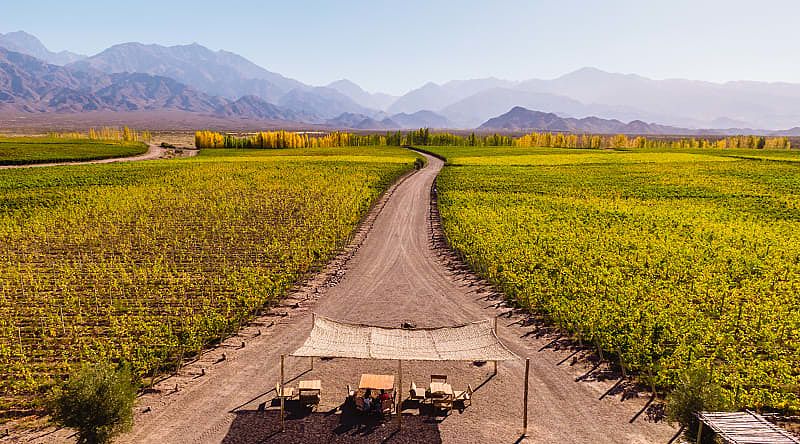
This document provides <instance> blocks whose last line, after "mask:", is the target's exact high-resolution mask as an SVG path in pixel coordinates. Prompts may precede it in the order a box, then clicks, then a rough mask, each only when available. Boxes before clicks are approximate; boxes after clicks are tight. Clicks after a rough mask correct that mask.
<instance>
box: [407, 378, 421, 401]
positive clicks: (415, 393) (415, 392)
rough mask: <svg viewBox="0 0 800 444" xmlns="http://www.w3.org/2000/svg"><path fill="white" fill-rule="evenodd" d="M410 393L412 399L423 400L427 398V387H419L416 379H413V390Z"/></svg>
mask: <svg viewBox="0 0 800 444" xmlns="http://www.w3.org/2000/svg"><path fill="white" fill-rule="evenodd" d="M409 393H410V396H409V398H410V399H411V400H412V401H419V402H422V401H424V400H425V389H424V388H420V387H417V384H414V381H411V390H410V391H409Z"/></svg>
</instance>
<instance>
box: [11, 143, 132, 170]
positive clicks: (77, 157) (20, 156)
mask: <svg viewBox="0 0 800 444" xmlns="http://www.w3.org/2000/svg"><path fill="white" fill-rule="evenodd" d="M146 152H147V145H145V144H144V143H140V142H122V141H120V142H116V141H101V140H88V139H77V140H75V139H60V138H50V137H25V138H22V137H0V165H27V164H35V163H51V162H76V161H86V160H99V159H108V158H112V157H128V156H135V155H138V154H144V153H146Z"/></svg>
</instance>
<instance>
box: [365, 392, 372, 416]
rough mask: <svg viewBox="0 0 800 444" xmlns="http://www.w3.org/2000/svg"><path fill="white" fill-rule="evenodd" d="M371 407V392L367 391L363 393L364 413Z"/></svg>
mask: <svg viewBox="0 0 800 444" xmlns="http://www.w3.org/2000/svg"><path fill="white" fill-rule="evenodd" d="M372 405H373V402H372V390H370V389H367V391H366V392H365V393H364V411H365V412H368V411H370V410H371V409H372Z"/></svg>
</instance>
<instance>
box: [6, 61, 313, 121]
mask: <svg viewBox="0 0 800 444" xmlns="http://www.w3.org/2000/svg"><path fill="white" fill-rule="evenodd" d="M144 110H151V111H165V110H173V111H185V112H190V113H202V114H208V115H215V116H225V117H234V116H235V117H248V118H256V119H270V120H294V119H297V118H298V115H297V114H295V113H292V112H289V111H285V110H282V109H280V108H278V107H276V106H275V105H272V104H269V103H267V102H265V101H264V100H262V99H259V98H257V97H252V96H248V97H244V98H241V99H239V100H236V101H232V100H228V99H225V98H222V97H216V96H210V95H208V94H205V93H202V92H200V91H197V90H195V89H192V88H191V87H189V86H187V85H185V84H183V83H180V82H178V81H176V80H174V79H171V78H168V77H163V76H156V75H150V74H143V73H119V74H111V75H107V74H103V73H100V72H97V71H78V70H74V69H71V68H69V67H61V66H56V65H51V64H48V63H45V62H44V61H41V60H39V59H36V58H33V57H30V56H27V55H24V54H20V53H17V52H12V51H8V50H6V49H2V48H0V111H3V112H12V111H16V112H26V113H46V112H51V113H52V112H54V113H82V112H97V111H111V112H131V111H144Z"/></svg>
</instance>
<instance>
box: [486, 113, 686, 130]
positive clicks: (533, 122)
mask: <svg viewBox="0 0 800 444" xmlns="http://www.w3.org/2000/svg"><path fill="white" fill-rule="evenodd" d="M479 129H483V130H504V131H553V132H569V133H589V134H691V133H692V132H693V131H692V130H688V129H685V128H675V127H670V126H663V125H656V124H652V123H645V122H643V121H641V120H634V121H632V122H630V123H627V124H626V123H623V122H620V121H619V120H616V119H601V118H598V117H594V116H592V117H586V118H583V119H575V118H571V117H567V118H565V117H559V116H558V115H556V114H553V113H545V112H541V111H533V110H529V109H527V108H523V107H521V106H515V107H514V108H512V109H511V110H510V111H509V112H507V113H505V114H503V115H501V116H498V117H495V118H493V119H489V120H488V121H486V123H484V124H483V125H481V126H480V127H479Z"/></svg>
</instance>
